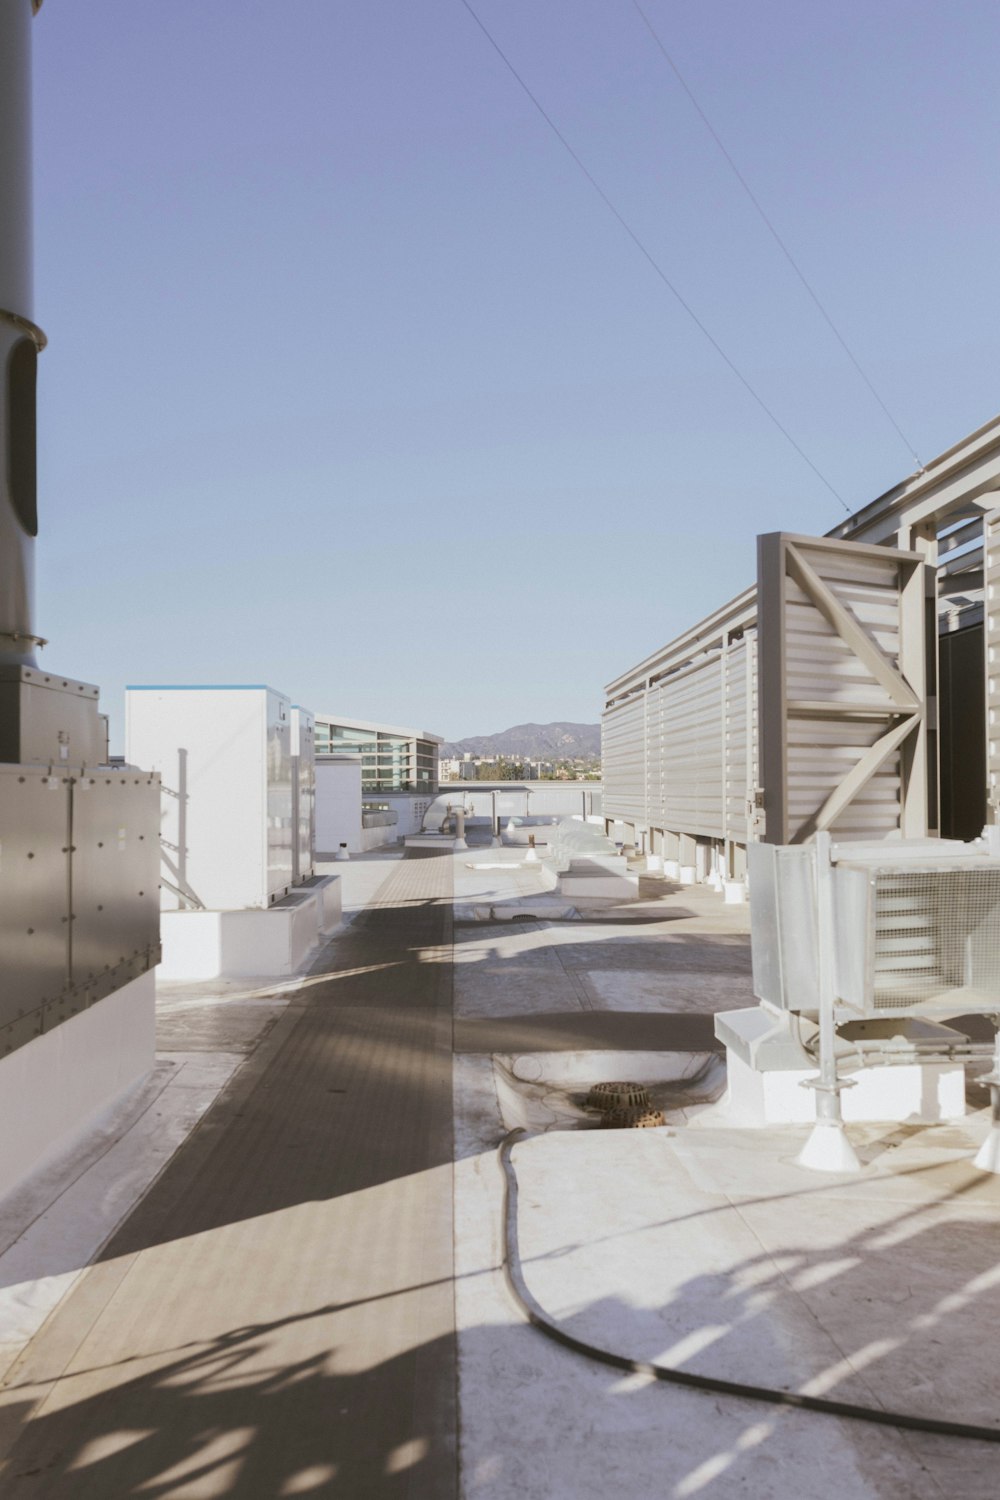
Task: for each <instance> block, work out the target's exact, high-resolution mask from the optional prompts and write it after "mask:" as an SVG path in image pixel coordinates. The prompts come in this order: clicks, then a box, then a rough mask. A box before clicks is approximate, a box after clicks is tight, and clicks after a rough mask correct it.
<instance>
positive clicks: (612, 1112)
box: [601, 1105, 667, 1130]
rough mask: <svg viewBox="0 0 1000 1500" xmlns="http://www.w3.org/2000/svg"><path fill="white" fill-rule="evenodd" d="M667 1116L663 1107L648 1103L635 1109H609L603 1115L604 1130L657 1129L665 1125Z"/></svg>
mask: <svg viewBox="0 0 1000 1500" xmlns="http://www.w3.org/2000/svg"><path fill="white" fill-rule="evenodd" d="M666 1123H667V1121H666V1118H665V1116H664V1114H663V1111H662V1110H661V1109H651V1108H650V1107H649V1106H648V1105H647V1106H646V1107H645V1108H643V1107H642V1106H640V1107H638V1108H633V1109H608V1110H605V1111H604V1113H603V1114H602V1115H601V1129H602V1130H655V1129H656V1128H657V1126H659V1125H665V1124H666Z"/></svg>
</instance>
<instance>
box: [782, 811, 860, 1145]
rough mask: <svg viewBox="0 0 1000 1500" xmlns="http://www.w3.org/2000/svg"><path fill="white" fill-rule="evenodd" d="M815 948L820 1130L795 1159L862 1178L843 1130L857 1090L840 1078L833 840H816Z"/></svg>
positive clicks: (812, 1082)
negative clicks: (848, 1094) (848, 1092)
mask: <svg viewBox="0 0 1000 1500" xmlns="http://www.w3.org/2000/svg"><path fill="white" fill-rule="evenodd" d="M816 939H817V941H816V948H817V955H818V958H819V1077H818V1078H807V1079H806V1080H805V1082H804V1084H803V1087H805V1088H811V1089H814V1090H815V1091H816V1124H815V1125H814V1126H813V1128H812V1131H811V1133H810V1136H809V1139H808V1140H807V1141H806V1143H805V1145H804V1146H803V1148H802V1150H801V1151H800V1152H799V1154H798V1156H797V1157H796V1158H795V1161H796V1164H797V1165H798V1166H800V1167H808V1168H809V1170H810V1171H813V1172H860V1170H861V1163H860V1162H859V1161H858V1158H857V1155H856V1154H855V1151H854V1147H853V1146H852V1145H851V1143H850V1141H849V1140H848V1137H847V1132H846V1131H845V1130H844V1118H843V1114H842V1111H841V1108H840V1095H841V1093H842V1091H843V1090H844V1089H846V1088H851V1087H853V1082H852V1080H851V1079H848V1078H838V1076H837V1053H836V1036H837V1032H836V1022H835V1017H834V1004H835V1002H836V992H835V988H834V975H833V943H834V933H833V870H832V867H831V863H830V835H829V833H818V834H817V835H816Z"/></svg>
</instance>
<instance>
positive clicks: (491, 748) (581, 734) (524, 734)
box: [441, 719, 601, 760]
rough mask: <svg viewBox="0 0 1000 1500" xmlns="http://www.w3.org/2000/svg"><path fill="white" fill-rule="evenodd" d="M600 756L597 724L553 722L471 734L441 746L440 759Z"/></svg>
mask: <svg viewBox="0 0 1000 1500" xmlns="http://www.w3.org/2000/svg"><path fill="white" fill-rule="evenodd" d="M600 753H601V726H600V724H577V723H574V722H572V721H571V720H564V719H556V720H555V721H554V722H553V723H551V724H514V725H512V727H511V728H510V729H501V730H500V731H499V732H498V733H497V734H474V735H469V736H468V737H467V738H466V739H464V740H449V741H446V743H445V744H443V745H442V746H441V756H442V758H443V759H451V758H453V757H455V756H457V757H459V758H461V757H462V756H463V755H473V756H478V757H480V758H487V759H489V758H492V757H495V756H500V755H502V756H506V757H508V758H512V759H520V760H593V759H596V758H597V757H599V756H600Z"/></svg>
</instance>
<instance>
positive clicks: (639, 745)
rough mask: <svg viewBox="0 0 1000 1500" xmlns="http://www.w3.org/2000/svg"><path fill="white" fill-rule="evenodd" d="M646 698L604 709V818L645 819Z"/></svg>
mask: <svg viewBox="0 0 1000 1500" xmlns="http://www.w3.org/2000/svg"><path fill="white" fill-rule="evenodd" d="M645 726H646V695H645V693H638V694H637V695H636V696H635V697H634V698H630V699H629V700H628V702H626V703H620V704H617V705H616V706H615V707H614V708H610V709H607V710H606V712H605V714H604V717H603V719H602V721H601V768H602V774H603V780H604V816H605V817H606V818H622V819H625V820H626V821H627V822H633V821H635V820H636V819H638V821H639V822H644V821H645V817H646V732H645Z"/></svg>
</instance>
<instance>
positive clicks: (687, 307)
mask: <svg viewBox="0 0 1000 1500" xmlns="http://www.w3.org/2000/svg"><path fill="white" fill-rule="evenodd" d="M461 3H462V5H463V6H464V7H465V9H466V10H467V11H468V12H469V15H470V16H471V17H472V19H473V20H474V21H475V23H476V25H477V26H478V27H479V29H480V31H481V32H482V33H483V36H484V37H485V38H486V40H487V41H488V42H489V44H490V46H491V47H492V48H493V50H494V52H495V53H496V54H497V56H498V57H499V58H500V60H501V62H502V63H503V64H504V66H505V67H506V68H507V70H508V71H509V72H510V73H511V74H512V75H513V77H514V78H515V79H516V81H517V83H518V84H520V86H521V88H522V89H523V90H524V92H525V94H527V96H528V98H529V99H530V100H531V102H532V104H533V105H534V106H535V108H536V109H537V111H538V113H539V114H540V115H541V117H542V119H543V120H544V121H545V123H546V124H547V125H548V127H549V129H550V130H551V131H552V133H553V135H555V137H556V139H557V140H558V141H559V142H560V144H561V145H562V146H563V148H564V150H565V151H566V152H567V153H568V154H569V155H570V156H571V157H572V158H573V161H574V162H575V163H576V165H577V166H578V167H579V169H580V171H581V172H582V173H583V175H584V177H586V179H587V181H588V182H589V183H590V185H591V187H592V188H593V189H594V192H595V193H596V194H597V195H598V197H599V198H600V199H601V201H602V203H603V204H604V205H605V207H606V208H607V209H608V210H609V211H610V212H611V213H612V214H613V215H614V217H615V218H616V219H617V220H618V223H619V224H620V225H621V227H622V229H624V231H625V233H626V234H627V235H628V237H629V239H630V240H631V241H632V243H633V244H634V245H635V247H636V249H637V250H638V251H639V252H640V254H641V255H643V256H644V257H645V259H646V260H647V261H648V262H649V264H650V266H651V267H652V269H653V270H654V271H655V273H656V275H657V276H658V277H659V278H660V280H661V281H662V282H663V285H664V286H665V287H666V288H667V290H668V291H669V292H670V293H671V294H672V296H673V297H675V298H676V300H677V301H678V302H679V303H680V305H681V307H682V308H683V309H684V311H685V312H686V313H687V315H688V317H689V318H690V319H691V321H692V323H694V325H695V327H696V328H698V329H699V331H700V332H701V333H702V334H704V336H705V338H706V339H707V340H708V342H709V343H710V344H711V346H712V348H713V349H714V350H715V352H716V354H718V356H719V358H720V359H721V360H722V361H723V362H724V363H725V364H726V365H727V366H728V368H729V369H730V370H731V371H732V373H733V374H734V375H735V376H736V379H737V380H738V381H739V382H740V384H741V385H742V386H743V388H744V389H745V390H746V391H747V392H748V393H749V395H750V396H752V397H753V399H754V401H756V403H757V405H758V406H759V407H760V409H761V411H762V412H763V413H764V415H765V416H766V417H768V419H769V420H770V421H771V422H772V423H773V424H774V426H775V427H776V428H777V429H778V431H779V432H780V433H781V435H782V437H784V438H785V439H786V440H787V441H788V442H789V443H790V444H791V445H792V447H793V448H794V449H795V451H796V453H797V454H798V455H799V457H800V458H801V459H802V461H803V463H805V464H808V466H809V468H810V469H812V471H813V473H814V474H815V475H816V477H817V479H818V480H819V481H820V483H821V484H823V485H825V486H826V488H827V489H828V490H829V491H830V494H831V495H833V497H834V498H835V499H836V500H837V501H838V502H839V504H840V505H842V506H843V507H844V510H845V511H846V512H847V514H848V515H853V511H852V510H851V507H850V506H849V505H848V504H847V501H846V500H845V499H844V497H843V496H842V495H841V494H840V493H839V491H838V490H836V489H835V488H834V486H833V485H832V484H831V483H830V481H829V479H827V477H826V475H825V474H823V473H822V472H821V471H820V470H819V469H818V468H817V467H816V465H815V464H814V463H813V461H812V459H811V458H810V457H809V455H808V454H807V453H806V452H804V451H803V449H802V448H800V447H799V445H798V443H797V442H796V441H795V439H794V438H793V437H792V434H791V433H790V432H789V431H788V428H787V427H785V426H784V424H783V423H782V422H781V421H779V419H778V418H777V417H776V416H775V414H774V412H773V411H772V410H771V408H770V407H769V406H768V404H767V402H766V401H765V400H764V398H763V396H761V395H760V394H759V393H758V392H757V391H756V390H755V389H754V387H753V386H752V385H751V384H750V381H749V380H748V379H747V377H746V376H745V375H744V374H743V372H742V370H740V369H739V367H738V366H737V365H736V364H734V363H733V361H732V360H731V359H730V357H729V355H728V354H727V353H726V351H725V349H723V347H722V345H721V344H720V343H719V341H718V340H717V339H716V338H715V337H714V335H713V334H711V333H710V332H709V330H708V329H707V328H706V326H705V324H704V323H703V322H702V321H701V319H700V318H699V317H698V314H697V313H696V312H695V310H694V308H693V307H692V306H691V304H690V303H689V302H688V301H687V300H686V299H685V298H684V297H682V296H681V293H680V292H679V291H678V289H677V287H676V286H675V285H674V283H673V282H672V281H671V280H670V278H669V276H668V275H667V273H666V271H664V269H663V267H662V266H661V265H660V263H659V261H658V260H657V259H656V258H655V256H654V255H653V254H652V252H651V251H650V250H648V249H647V248H646V246H645V245H644V244H643V242H642V240H641V239H640V238H639V236H638V235H637V234H636V232H635V230H634V229H633V228H632V226H631V224H629V222H628V220H627V219H626V218H625V217H624V215H623V214H622V213H621V212H620V211H619V209H618V208H616V207H615V205H614V203H613V202H612V201H611V199H610V198H609V197H608V195H607V193H606V192H605V191H604V189H603V188H602V187H601V185H600V183H599V182H598V181H597V179H596V177H594V176H593V174H592V173H591V172H590V170H589V168H587V167H586V166H585V165H584V163H583V161H582V160H581V159H580V157H579V156H577V154H576V152H575V151H574V149H573V147H572V146H571V145H570V143H569V141H568V140H567V139H566V137H565V136H564V135H563V133H562V131H561V130H560V129H559V126H558V125H557V124H556V122H555V121H554V120H553V118H552V116H551V115H550V114H549V113H548V111H547V110H546V109H545V108H544V106H543V105H542V104H541V102H540V101H539V99H538V98H537V97H536V95H535V94H533V93H532V91H531V89H530V88H529V87H528V85H527V84H526V83H525V81H524V79H523V78H522V77H521V75H520V73H519V72H518V71H517V69H516V68H515V66H514V64H513V63H512V62H511V60H510V58H509V57H508V56H507V54H506V52H504V50H503V48H502V47H501V46H500V44H499V42H498V41H497V40H496V38H495V37H494V36H493V35H492V33H491V32H490V31H489V30H488V28H487V26H486V24H485V22H483V21H482V20H481V19H480V17H479V16H478V15H477V14H476V12H475V11H474V10H473V8H472V6H471V4H470V3H469V0H461Z"/></svg>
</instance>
